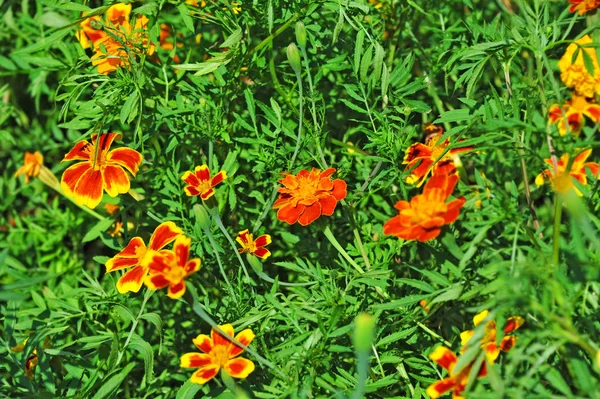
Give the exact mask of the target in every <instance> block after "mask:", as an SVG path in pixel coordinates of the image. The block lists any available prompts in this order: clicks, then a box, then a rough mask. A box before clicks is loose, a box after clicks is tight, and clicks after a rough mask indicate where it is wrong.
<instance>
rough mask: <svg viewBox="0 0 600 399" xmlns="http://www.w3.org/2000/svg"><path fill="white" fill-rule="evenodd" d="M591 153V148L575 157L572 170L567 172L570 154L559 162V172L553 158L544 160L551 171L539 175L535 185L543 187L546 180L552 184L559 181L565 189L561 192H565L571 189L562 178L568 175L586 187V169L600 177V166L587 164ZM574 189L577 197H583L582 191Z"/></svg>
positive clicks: (557, 164)
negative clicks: (556, 180)
mask: <svg viewBox="0 0 600 399" xmlns="http://www.w3.org/2000/svg"><path fill="white" fill-rule="evenodd" d="M577 151H579V150H577ZM591 153H592V149H591V148H588V149H587V150H583V151H581V152H579V153H578V154H577V155H576V156H575V159H573V163H572V164H571V169H570V170H569V171H567V170H566V168H567V165H568V164H569V154H568V153H565V154H563V155H562V156H561V157H560V159H559V160H558V161H557V163H556V166H557V167H558V171H555V170H554V165H553V163H552V158H548V159H544V162H545V163H546V164H548V165H550V169H546V170H545V171H543V172H542V173H540V174H539V175H537V177H536V178H535V184H536V185H538V186H541V185H542V184H544V182H545V180H546V179H548V180H550V182H553V181H555V179H558V181H559V182H560V183H561V184H560V187H562V188H564V190H563V189H562V188H561V190H560V192H563V191H565V190H568V189H569V188H570V187H571V186H570V185H568V184H566V182H564V179H562V178H561V176H566V175H567V173H568V175H570V176H571V178H572V179H575V180H577V181H578V182H580V183H581V184H583V185H584V186H585V185H587V174H586V168H588V169H589V170H590V172H592V175H593V176H594V177H599V176H598V173H599V172H600V165H598V164H597V163H596V162H585V160H586V159H588V157H589V156H590V154H591ZM553 186H554V185H553ZM555 188H559V187H555ZM572 188H574V189H575V192H576V193H577V195H579V196H581V195H583V194H582V193H581V191H579V190H578V189H577V188H576V187H572Z"/></svg>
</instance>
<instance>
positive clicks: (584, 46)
mask: <svg viewBox="0 0 600 399" xmlns="http://www.w3.org/2000/svg"><path fill="white" fill-rule="evenodd" d="M593 43H594V41H593V40H592V38H591V37H590V36H589V35H585V36H583V37H582V38H580V39H579V40H576V41H575V43H571V44H569V46H568V47H567V51H566V52H565V54H564V55H563V56H562V58H561V59H560V61H559V62H558V67H559V68H560V72H561V73H560V78H561V79H562V81H563V83H564V84H565V85H566V86H567V87H569V88H571V89H573V90H575V91H576V92H577V93H579V94H580V95H582V96H584V97H588V98H590V97H594V93H597V94H600V65H598V57H597V56H596V49H595V48H594V47H590V45H593ZM575 52H577V57H575V61H573V56H574V55H575ZM584 53H585V54H586V55H587V56H586V58H588V60H589V61H590V62H591V64H592V66H593V67H594V72H593V73H594V75H593V76H592V75H591V74H590V71H588V69H587V67H586V65H585V61H584V56H583V54H584Z"/></svg>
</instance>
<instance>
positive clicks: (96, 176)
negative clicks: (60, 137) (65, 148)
mask: <svg viewBox="0 0 600 399" xmlns="http://www.w3.org/2000/svg"><path fill="white" fill-rule="evenodd" d="M117 136H120V135H119V134H118V133H107V134H101V135H100V137H98V135H97V134H93V135H92V143H91V144H90V143H89V142H88V141H87V140H82V141H80V142H79V143H77V144H75V147H73V149H72V150H71V151H70V152H69V153H68V154H67V155H65V157H64V159H63V160H62V162H65V161H84V162H79V163H76V164H74V165H71V166H69V167H68V168H67V169H66V170H65V171H64V172H63V175H62V179H61V182H60V186H61V188H62V189H63V191H64V193H65V195H66V196H68V197H74V199H75V202H77V203H78V204H81V205H87V206H88V207H90V208H95V207H96V206H97V205H98V204H99V203H100V201H102V195H103V192H104V190H106V193H107V194H108V195H110V196H111V197H116V196H117V195H119V194H124V193H126V192H127V191H129V188H130V183H129V177H128V176H127V174H126V173H125V170H124V169H127V170H128V171H129V173H131V174H132V175H133V176H134V177H135V175H136V173H137V172H138V169H139V167H140V164H141V163H142V160H143V158H142V154H140V153H139V152H137V151H135V150H132V149H131V148H127V147H122V148H117V149H114V150H110V151H109V149H110V146H111V144H112V142H113V141H114V140H115V139H116V138H117ZM98 142H99V143H98ZM98 146H99V148H98Z"/></svg>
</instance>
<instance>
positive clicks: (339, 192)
mask: <svg viewBox="0 0 600 399" xmlns="http://www.w3.org/2000/svg"><path fill="white" fill-rule="evenodd" d="M346 189H347V185H346V182H345V181H343V180H340V179H337V180H334V181H333V191H332V192H331V195H333V196H334V197H335V199H336V200H338V201H341V200H343V199H344V198H346V194H347V192H346Z"/></svg>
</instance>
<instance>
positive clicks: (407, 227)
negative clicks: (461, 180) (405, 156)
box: [383, 175, 465, 242]
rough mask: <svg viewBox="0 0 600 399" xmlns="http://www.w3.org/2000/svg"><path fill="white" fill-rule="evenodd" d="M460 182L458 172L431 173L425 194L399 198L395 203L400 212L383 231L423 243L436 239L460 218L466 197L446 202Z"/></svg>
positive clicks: (384, 226)
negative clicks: (452, 173) (445, 173)
mask: <svg viewBox="0 0 600 399" xmlns="http://www.w3.org/2000/svg"><path fill="white" fill-rule="evenodd" d="M457 182H458V176H457V175H450V176H447V175H435V176H432V177H431V178H430V179H429V180H428V181H427V184H425V188H424V189H423V194H420V195H416V196H414V197H413V198H412V199H411V200H410V202H408V201H398V202H397V203H396V205H394V208H396V209H398V210H399V211H400V214H399V215H398V216H395V217H393V218H392V219H390V220H388V221H387V222H386V223H385V224H384V225H383V232H384V234H388V235H395V236H396V237H398V238H402V239H404V240H418V241H421V242H424V241H429V240H432V239H434V238H436V237H437V236H438V235H439V234H440V232H441V229H442V227H443V226H444V225H446V224H450V223H452V222H454V221H455V220H456V219H457V218H458V215H459V212H460V208H462V207H463V205H464V204H465V198H464V197H460V198H458V199H455V200H453V201H450V202H448V203H446V200H447V199H448V197H449V196H450V194H452V191H453V190H454V187H455V186H456V183H457Z"/></svg>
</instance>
